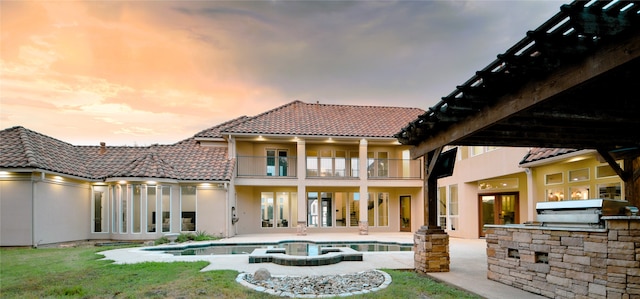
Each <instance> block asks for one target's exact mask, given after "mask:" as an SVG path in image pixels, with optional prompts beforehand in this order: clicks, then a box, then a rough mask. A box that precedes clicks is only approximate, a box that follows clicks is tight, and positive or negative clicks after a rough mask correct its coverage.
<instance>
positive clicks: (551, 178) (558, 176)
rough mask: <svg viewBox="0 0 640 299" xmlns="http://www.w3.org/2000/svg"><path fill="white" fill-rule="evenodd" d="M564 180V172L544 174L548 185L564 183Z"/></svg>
mask: <svg viewBox="0 0 640 299" xmlns="http://www.w3.org/2000/svg"><path fill="white" fill-rule="evenodd" d="M563 181H564V179H563V178H562V172H558V173H551V174H546V175H545V176H544V183H545V184H546V185H553V184H562V182H563Z"/></svg>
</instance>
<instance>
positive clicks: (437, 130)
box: [395, 1, 640, 228]
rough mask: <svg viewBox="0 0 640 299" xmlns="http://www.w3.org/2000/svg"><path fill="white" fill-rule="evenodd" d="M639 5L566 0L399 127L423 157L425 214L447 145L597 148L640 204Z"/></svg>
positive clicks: (431, 222) (429, 217)
mask: <svg viewBox="0 0 640 299" xmlns="http://www.w3.org/2000/svg"><path fill="white" fill-rule="evenodd" d="M639 11H640V3H637V2H632V1H597V2H595V3H592V2H587V1H574V2H572V3H571V4H567V5H563V6H562V7H561V10H560V12H559V13H558V14H556V15H555V16H553V17H552V18H551V19H549V20H548V21H547V22H545V23H544V24H542V25H541V26H540V27H538V28H537V29H536V30H534V31H530V32H528V33H527V35H526V37H525V38H523V39H522V40H521V41H520V42H518V43H516V44H515V45H514V46H513V47H511V48H510V49H509V50H507V51H506V52H505V53H504V54H501V55H498V58H497V59H496V60H495V61H493V62H492V63H490V64H489V65H488V66H487V67H485V68H484V69H482V70H481V71H478V72H477V73H476V74H475V75H474V76H473V77H471V78H470V79H469V80H467V81H466V82H465V83H464V84H462V85H461V86H458V87H456V89H455V90H454V91H453V92H452V93H450V94H449V95H448V96H446V97H443V98H442V100H441V101H440V102H439V103H437V104H436V105H435V106H433V107H431V108H429V109H428V111H427V112H426V113H425V114H423V115H421V116H419V117H418V118H417V119H416V120H414V121H412V122H411V123H409V124H408V125H407V126H406V127H405V128H403V129H402V131H400V132H399V133H397V134H396V136H395V137H397V138H398V140H399V141H400V142H401V143H402V144H408V145H414V148H413V149H412V151H411V155H412V158H418V157H421V156H425V158H426V159H425V161H427V163H426V169H427V178H426V179H425V187H426V195H425V197H426V201H425V224H428V226H429V227H434V228H435V227H437V222H436V221H437V214H436V209H435V207H436V206H437V199H436V187H437V181H436V178H435V177H434V176H430V175H429V174H431V173H432V170H433V166H434V165H435V160H436V159H434V158H435V157H438V156H439V154H440V152H441V150H442V148H443V146H446V145H464V146H484V145H492V146H512V147H556V148H576V149H596V150H597V151H598V153H599V154H600V155H601V156H602V157H603V158H604V159H605V160H606V161H607V162H608V163H609V164H610V165H611V166H612V167H613V169H614V170H615V171H616V172H617V174H618V175H619V176H620V177H621V178H622V180H623V181H624V183H625V198H626V199H627V200H628V201H629V202H630V204H631V205H634V206H640V179H639V178H640V13H639ZM617 160H623V161H624V164H623V167H620V165H619V164H618V163H616V161H617ZM429 207H434V208H433V209H429Z"/></svg>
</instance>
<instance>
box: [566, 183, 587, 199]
mask: <svg viewBox="0 0 640 299" xmlns="http://www.w3.org/2000/svg"><path fill="white" fill-rule="evenodd" d="M569 194H570V195H571V200H580V199H588V198H589V186H572V187H569Z"/></svg>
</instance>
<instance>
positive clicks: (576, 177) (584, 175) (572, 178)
mask: <svg viewBox="0 0 640 299" xmlns="http://www.w3.org/2000/svg"><path fill="white" fill-rule="evenodd" d="M588 180H589V168H583V169H577V170H569V182H582V181H588Z"/></svg>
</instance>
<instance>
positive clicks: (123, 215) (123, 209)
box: [119, 186, 129, 233]
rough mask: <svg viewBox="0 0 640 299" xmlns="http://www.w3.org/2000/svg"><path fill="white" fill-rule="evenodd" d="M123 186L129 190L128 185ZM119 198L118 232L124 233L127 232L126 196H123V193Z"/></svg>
mask: <svg viewBox="0 0 640 299" xmlns="http://www.w3.org/2000/svg"><path fill="white" fill-rule="evenodd" d="M124 188H125V189H127V190H129V186H125V187H124ZM123 193H124V192H123ZM127 194H128V193H127ZM119 198H120V232H121V233H126V232H127V197H126V196H123V194H120V196H119Z"/></svg>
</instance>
